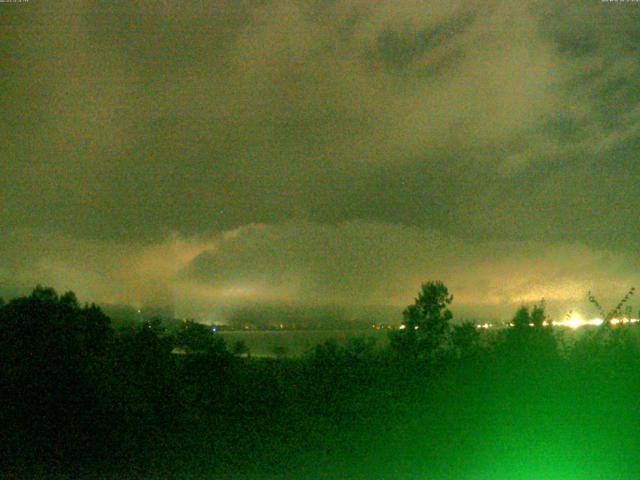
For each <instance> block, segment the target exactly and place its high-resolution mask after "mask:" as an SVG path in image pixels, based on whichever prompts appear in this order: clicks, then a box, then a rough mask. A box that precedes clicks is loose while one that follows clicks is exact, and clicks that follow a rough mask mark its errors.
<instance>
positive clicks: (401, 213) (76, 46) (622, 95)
mask: <svg viewBox="0 0 640 480" xmlns="http://www.w3.org/2000/svg"><path fill="white" fill-rule="evenodd" d="M0 9H1V12H0V13H1V15H2V17H0V18H1V20H0V22H1V23H0V34H1V35H2V37H3V38H4V39H6V41H4V42H3V43H2V45H1V46H0V56H1V58H2V64H3V73H4V75H3V76H2V78H0V102H1V105H2V109H1V111H0V120H1V121H2V122H3V124H4V125H6V126H7V128H5V129H3V131H2V133H0V138H1V140H2V145H3V152H2V156H3V162H1V163H0V174H1V175H0V202H2V206H3V208H2V209H0V225H1V226H2V229H3V231H5V232H8V233H7V234H6V235H5V239H4V240H3V241H2V245H1V246H2V248H3V251H4V252H6V254H5V255H3V257H2V260H1V261H0V273H1V274H2V275H3V278H5V279H6V280H5V284H7V285H11V288H14V289H15V288H18V287H17V286H16V285H19V286H20V288H23V287H24V285H26V284H27V283H29V282H31V281H45V280H47V281H51V282H54V283H61V284H65V285H67V284H68V285H69V286H71V287H73V288H75V289H77V290H79V291H81V292H85V293H86V294H87V295H89V296H95V297H99V298H96V299H98V300H100V299H105V300H107V299H108V300H114V299H119V300H122V301H130V302H133V301H135V302H142V301H149V302H175V303H176V304H177V305H178V306H179V307H180V306H182V307H185V306H186V305H189V304H193V305H200V307H198V308H199V309H200V311H204V309H207V308H213V307H212V305H213V304H215V303H216V302H223V303H224V302H230V301H231V300H229V299H230V298H232V297H233V294H231V293H229V292H233V291H235V292H236V293H238V292H242V291H245V292H249V291H251V292H253V293H252V295H255V296H256V298H262V299H264V301H278V302H279V301H282V302H285V301H294V300H295V301H302V302H309V303H313V302H319V303H350V302H351V303H352V302H354V301H355V300H354V299H355V298H357V299H358V300H357V301H358V302H360V303H362V304H374V303H375V304H384V305H388V304H394V305H395V304H401V303H402V302H406V301H407V300H410V299H411V295H412V292H413V290H415V289H416V287H417V285H418V283H419V282H420V281H421V280H424V279H427V278H435V277H438V278H445V279H447V280H448V282H449V283H451V284H452V285H455V286H457V288H458V289H459V291H460V292H461V293H460V296H461V297H462V301H463V302H466V305H467V306H468V307H469V308H470V309H471V310H473V305H476V307H478V308H480V309H482V308H484V307H482V308H481V307H480V306H482V305H490V306H489V307H487V309H486V312H489V313H490V312H491V311H496V312H497V311H499V310H500V309H499V308H498V306H499V305H504V306H505V307H504V308H505V309H506V308H507V307H509V308H511V306H512V304H513V303H514V302H516V303H517V302H518V301H521V300H523V299H525V298H527V299H528V298H533V296H535V295H534V293H535V294H536V295H537V294H538V293H544V294H545V296H547V297H549V298H555V297H554V295H555V294H554V293H553V292H554V291H555V290H553V289H555V288H557V289H558V290H557V291H562V292H565V293H566V292H567V291H569V290H568V289H570V288H569V287H567V285H569V284H571V285H573V287H571V289H573V290H571V291H576V292H577V291H578V290H581V289H582V290H585V291H584V292H580V295H582V296H584V293H586V290H588V289H589V288H591V285H592V283H593V282H595V281H596V280H593V282H592V281H591V280H590V279H595V278H596V277H598V278H606V279H608V281H609V282H610V284H611V285H616V287H620V288H622V284H626V283H629V282H632V281H633V280H634V279H635V277H634V276H633V273H632V272H630V271H629V270H628V266H629V265H636V263H634V262H636V261H637V258H636V253H635V241H636V239H637V238H638V236H639V235H640V226H639V225H640V224H638V222H637V221H635V218H634V209H635V206H636V204H637V200H636V199H637V198H638V194H640V186H639V184H638V182H636V181H634V179H635V178H638V174H640V172H639V171H638V168H640V167H639V166H638V165H640V164H639V163H638V162H637V160H636V158H635V157H636V155H637V151H638V146H639V141H640V107H639V105H638V100H637V99H638V92H639V91H640V81H639V80H638V78H640V76H639V75H638V74H639V73H640V71H639V70H640V60H638V59H639V58H640V57H638V55H637V53H638V52H637V50H638V48H639V47H638V45H640V44H639V43H638V41H637V40H638V33H637V32H638V31H640V28H638V27H639V26H640V10H638V9H637V8H635V6H634V5H633V4H631V3H629V4H608V3H599V2H595V3H594V2H565V1H561V2H546V1H545V2H543V1H541V2H533V3H529V4H523V3H521V2H510V1H491V2H475V1H474V2H458V1H453V2H452V1H448V2H439V1H438V2H425V1H421V0H403V1H397V0H396V1H382V2H370V1H364V0H350V1H346V0H345V1H331V2H316V1H312V0H308V1H304V2H297V3H293V4H292V3H288V2H279V1H273V0H264V1H258V2H256V1H247V2H245V1H224V0H218V1H214V2H208V3H206V4H203V3H201V2H192V3H186V4H185V3H184V2H173V1H160V2H154V3H153V4H149V2H137V1H132V2H126V3H119V4H118V3H113V4H105V5H102V4H100V5H99V4H98V3H95V2H90V1H82V2H73V3H72V2H56V3H55V4H45V3H42V2H29V3H26V4H3V5H2V6H1V7H0ZM252 225H253V226H252ZM255 225H263V227H259V228H258V227H256V226H255ZM233 232H236V233H233ZM237 232H241V233H237ZM229 235H231V236H232V237H233V238H234V240H233V241H231V240H224V241H222V240H221V239H224V238H227V237H228V236H229ZM234 235H236V236H234ZM531 245H533V246H535V248H533V247H531ZM71 251H72V252H73V254H71V253H70V252H71ZM558 251H560V252H563V254H562V255H556V254H555V253H553V252H558ZM114 252H121V253H120V254H118V253H114ZM167 252H169V253H167ZM171 252H173V253H171ZM185 252H189V254H188V255H187V254H186V253H185ZM220 252H224V255H222V254H221V253H220ZM363 252H368V253H369V255H365V254H363ZM440 252H446V255H444V256H443V255H441V254H440ZM575 252H583V253H584V255H585V256H586V258H591V259H596V258H601V256H602V255H611V256H612V257H611V258H615V259H616V260H615V261H614V262H613V263H612V264H606V263H605V264H603V263H602V262H599V261H596V260H593V261H590V262H589V263H588V265H583V266H582V267H580V266H575V265H573V266H572V265H571V264H568V263H567V262H566V261H565V260H564V259H565V257H567V258H573V259H576V258H577V257H575V256H574V253H575ZM607 252H609V253H607ZM525 254H526V255H529V257H530V258H529V259H528V260H525V259H523V257H522V256H523V255H525ZM120 255H122V256H120ZM154 255H159V256H164V257H165V258H164V259H154V258H153V256H154ZM185 255H186V256H185ZM221 255H222V256H221ZM372 257H373V258H375V259H377V261H372V260H371V258H372ZM128 258H135V259H136V262H138V263H136V262H134V263H133V264H132V265H129V267H127V261H126V259H128ZM487 258H489V259H490V261H488V260H487ZM514 258H519V259H521V260H517V261H516V260H514ZM169 259H171V260H169ZM620 259H626V260H624V261H622V260H620ZM538 262H541V263H542V264H543V265H544V268H545V269H546V270H547V271H555V269H556V268H557V267H556V266H555V265H553V262H558V263H559V264H560V265H561V266H562V267H561V268H562V270H563V271H566V272H567V273H566V278H565V277H562V275H559V274H558V275H556V276H555V277H553V278H552V279H549V278H548V277H545V276H543V275H539V274H537V273H536V271H537V270H536V267H535V265H537V264H538ZM463 266H464V267H463ZM492 268H493V269H494V270H495V271H496V272H497V273H488V272H490V271H492ZM508 269H517V270H518V271H519V272H522V273H521V275H522V280H521V281H519V283H518V284H517V285H515V284H513V282H510V281H509V280H508V277H510V275H508V274H507V273H506V270H508ZM502 270H505V271H503V273H499V272H500V271H502ZM100 272H110V273H108V274H104V273H100ZM518 275H520V273H518ZM561 277H562V278H561ZM113 278H116V279H117V281H115V282H114V280H113ZM502 282H506V283H508V284H509V285H508V287H507V286H504V285H503V284H502ZM625 282H626V283H625ZM605 283H606V282H605ZM248 285H253V287H251V288H253V290H251V289H250V288H249V287H248ZM516 287H517V288H516ZM7 288H9V287H7ZM601 288H605V287H604V285H601ZM225 289H231V290H228V291H227V290H225ZM233 289H235V290H233ZM243 289H244V290H243ZM124 290H127V291H128V292H130V293H125V292H124ZM362 290H365V291H366V292H367V293H366V294H358V292H360V291H362ZM225 291H226V292H227V294H228V295H227V294H225V293H224V292H225ZM527 291H528V292H529V293H526V292H527ZM131 292H133V293H131ZM221 292H222V293H221ZM313 292H315V293H313ZM225 295H226V296H225ZM558 295H560V296H562V295H565V294H562V295H561V294H558ZM558 295H556V297H558ZM567 295H568V294H567ZM567 295H565V296H564V297H562V298H564V299H565V300H566V299H568V298H569V297H571V296H567ZM571 295H574V294H573V293H572V294H571ZM576 295H577V293H576ZM611 295H614V292H611ZM246 296H247V297H251V295H249V294H248V293H247V295H246ZM236 297H237V299H239V300H234V302H235V301H238V302H240V301H242V298H243V297H242V295H241V294H240V293H238V295H236ZM578 297H579V296H574V297H571V299H573V298H578ZM234 298H235V297H234ZM488 298H494V300H495V301H493V302H492V301H489V300H487V299H488ZM225 299H226V300H225ZM496 299H497V300H496ZM558 301H560V297H558ZM563 301H564V300H563ZM567 301H568V300H567ZM571 301H573V300H571ZM182 307H180V308H182ZM185 308H186V307H185ZM492 308H493V310H491V309H492ZM471 310H470V311H471ZM478 311H479V310H478ZM484 311H485V310H483V312H484Z"/></svg>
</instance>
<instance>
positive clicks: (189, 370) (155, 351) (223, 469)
mask: <svg viewBox="0 0 640 480" xmlns="http://www.w3.org/2000/svg"><path fill="white" fill-rule="evenodd" d="M452 302H453V296H452V295H451V294H450V293H449V291H448V289H447V287H446V286H445V285H444V284H443V283H442V282H427V283H425V284H423V285H422V287H421V290H420V291H419V293H418V296H417V297H416V299H415V301H414V303H413V304H412V305H410V306H408V307H407V308H406V309H405V310H404V312H403V323H402V326H401V328H399V329H396V330H393V331H392V332H391V334H390V338H389V344H388V346H381V345H378V344H376V342H375V340H374V339H372V338H370V337H356V338H351V339H349V340H348V341H347V342H345V343H338V342H337V341H335V340H328V341H326V342H324V343H322V344H320V345H317V346H316V347H315V348H314V349H313V350H312V351H310V352H309V354H308V355H306V356H305V357H302V358H288V357H287V356H286V355H285V353H283V352H276V357H275V358H271V359H260V358H252V357H251V356H250V355H248V353H249V352H248V349H247V348H246V345H242V344H238V345H234V346H232V347H231V348H228V346H227V345H226V343H225V342H224V340H223V338H222V337H220V336H219V335H216V334H215V333H214V332H212V329H211V328H210V327H208V326H206V325H202V324H199V323H196V322H193V321H188V322H182V323H180V324H179V325H178V326H177V327H174V328H171V329H168V328H166V324H165V323H164V322H162V321H161V320H160V319H154V320H152V321H149V322H145V323H141V324H140V325H138V326H137V327H136V328H132V329H126V330H121V331H114V330H113V329H112V327H111V323H110V319H109V318H108V317H107V316H106V315H104V314H103V313H102V311H101V310H100V308H98V307H97V306H95V305H88V304H85V305H81V304H79V302H78V300H77V299H76V297H75V295H74V294H73V293H71V292H69V293H65V294H63V295H58V294H57V293H56V292H55V291H54V290H53V289H51V288H43V287H37V288H36V289H35V290H34V291H33V292H32V293H31V294H30V295H28V296H25V297H20V298H15V299H12V300H10V301H8V302H6V303H5V302H0V392H1V393H0V395H1V397H0V402H1V405H2V408H1V409H0V440H1V441H0V453H1V454H2V470H1V471H0V473H2V472H9V473H10V474H15V475H14V476H17V477H18V478H21V477H22V475H21V472H28V474H25V475H23V476H25V477H27V478H30V475H31V474H33V472H34V471H35V470H37V469H40V472H41V473H42V472H52V471H54V472H55V471H56V470H57V471H60V472H70V471H71V472H73V473H74V474H75V475H76V476H84V477H88V476H89V475H88V472H89V473H95V472H113V471H120V472H126V474H127V475H129V474H132V472H133V473H134V474H138V475H139V476H144V475H147V476H149V477H150V478H158V477H162V476H164V477H166V478H172V476H173V475H174V474H175V473H176V472H179V471H190V470H193V469H194V468H196V467H194V465H202V464H203V462H204V464H206V469H207V472H212V473H218V474H220V475H224V474H234V475H235V474H237V473H238V472H240V471H244V470H246V469H248V468H259V469H260V470H261V471H266V472H274V473H282V472H284V471H290V470H292V469H294V470H295V469H301V468H307V467H304V465H303V464H302V463H296V462H298V461H299V462H303V461H302V460H298V459H301V458H306V457H305V455H306V456H309V455H311V457H312V458H316V457H318V456H320V457H323V456H325V457H326V456H327V455H329V457H328V458H330V459H331V460H327V461H336V462H338V460H337V459H338V457H339V454H338V452H336V453H335V455H336V456H335V457H332V456H331V455H334V453H331V452H332V447H331V445H333V444H334V443H335V442H336V441H338V440H336V439H341V441H345V442H348V441H351V440H352V439H353V438H357V439H359V440H360V441H361V444H362V445H377V444H378V443H379V444H380V449H381V450H380V452H381V453H380V454H379V458H380V462H382V461H383V459H385V458H386V457H385V454H384V453H382V452H386V451H387V450H388V449H389V445H388V444H389V442H391V444H392V445H395V446H394V448H395V449H397V450H398V451H404V452H412V451H413V450H412V449H413V448H416V447H415V445H416V443H415V438H413V437H412V438H413V439H412V438H408V437H407V435H409V434H408V433H406V432H407V431H411V429H410V428H409V427H408V425H412V424H414V423H415V425H416V429H417V430H416V431H415V432H413V433H412V435H414V436H415V437H416V438H422V437H420V436H421V435H425V434H424V432H430V433H429V435H431V436H432V437H433V438H431V437H429V438H428V439H426V440H425V442H427V443H428V444H429V445H434V444H436V443H437V442H438V441H439V440H444V439H443V438H440V437H438V436H439V435H443V433H442V432H449V433H447V435H458V434H459V435H462V433H463V430H457V429H458V428H463V426H464V425H466V426H464V428H465V429H466V428H470V429H471V432H473V428H476V427H474V425H475V426H478V427H477V428H480V427H479V426H481V425H483V422H486V421H488V420H487V419H492V420H491V421H492V422H495V421H499V419H500V418H502V416H503V415H504V413H503V410H501V408H502V406H504V405H518V408H519V409H521V410H522V411H523V412H528V413H527V415H529V416H530V415H534V418H535V415H537V413H536V412H538V411H539V410H540V411H544V412H545V413H544V415H547V417H548V416H549V415H556V414H557V415H560V413H562V415H564V414H565V413H566V412H565V411H564V410H562V409H560V407H558V405H561V406H562V408H565V407H564V405H573V404H575V403H578V404H580V405H581V407H582V408H584V409H586V410H588V411H593V412H594V415H600V414H601V410H599V409H598V408H600V405H599V406H594V405H592V404H589V403H584V404H581V403H580V400H579V399H578V400H576V397H575V395H576V392H580V395H583V394H584V395H586V394H588V395H592V396H595V397H598V396H599V395H604V394H603V393H602V392H606V394H607V395H609V396H611V397H612V398H613V401H617V402H619V403H620V402H625V401H626V400H627V399H628V398H631V396H633V395H635V394H637V393H640V353H639V351H640V341H639V340H638V334H637V331H636V328H635V327H634V326H632V325H626V326H619V327H617V328H614V327H613V326H612V325H611V324H609V323H607V324H605V325H603V327H602V328H600V329H595V330H589V331H586V332H585V333H584V334H582V335H580V336H579V337H578V338H577V340H575V342H574V343H572V344H571V345H569V346H566V342H564V340H563V337H562V335H561V334H560V332H558V331H557V330H556V329H554V328H552V327H551V326H550V325H549V322H548V318H547V316H546V313H545V308H544V304H543V303H540V304H537V305H534V306H533V307H532V308H528V307H526V306H523V307H522V308H520V309H519V310H518V311H517V312H516V313H515V315H514V317H513V319H512V322H511V323H512V324H513V327H511V328H506V329H503V330H501V331H498V332H493V333H492V332H486V331H484V330H480V329H478V328H476V326H475V325H473V324H472V323H468V322H467V323H462V324H454V323H452V320H453V313H452V312H451V310H450V306H451V304H452ZM561 345H565V346H564V347H561ZM587 378H589V379H594V378H595V379H596V380H595V381H593V382H592V383H589V382H588V381H586V379H587ZM598 382H600V383H598ZM616 382H617V383H616ZM552 397H553V401H552V400H550V399H551V398H552ZM580 398H583V397H580ZM557 402H560V403H557ZM602 405H605V406H606V404H602ZM420 406H422V407H420ZM480 407H481V408H480ZM567 408H568V407H567ZM602 408H604V406H603V407H602ZM589 409H591V410H589ZM594 409H595V410H594ZM420 410H424V413H423V414H421V415H426V417H424V418H427V419H429V420H428V422H427V420H424V419H423V417H421V416H417V415H416V412H417V411H420ZM476 411H478V412H483V413H481V414H479V413H476ZM517 411H520V410H517ZM470 412H471V413H470ZM532 412H533V413H532ZM625 412H626V411H625ZM629 415H631V414H628V412H626V413H624V415H623V416H622V417H621V418H624V420H625V422H628V421H632V420H635V417H632V416H631V417H630V416H629ZM450 417H451V418H460V419H461V420H460V423H459V424H458V423H457V422H455V421H454V422H452V423H451V424H449V423H447V424H440V423H439V422H440V421H441V420H440V419H441V418H450ZM547 417H544V418H547ZM541 418H543V417H541ZM419 419H420V420H419ZM462 419H464V421H462ZM496 419H498V420H496ZM512 420H513V419H511V420H509V421H512ZM638 420H640V419H638ZM523 421H524V420H523ZM563 421H566V419H565V420H563ZM416 422H417V423H416ZM424 422H427V423H424ZM576 422H577V420H576ZM516 424H517V422H516ZM575 428H580V424H579V423H576V424H575ZM465 431H466V430H465ZM380 432H400V433H399V434H398V433H395V434H393V433H389V435H390V436H389V437H388V438H387V437H385V436H384V435H382V436H381V437H380V435H381V434H380ZM467 434H468V432H467ZM465 435H466V434H465ZM379 437H380V438H379ZM405 437H407V438H406V439H405ZM350 439H351V440H350ZM427 440H428V441H427ZM393 442H396V443H395V444H394V443H393ZM404 442H406V444H405V443H404ZM358 444H360V443H358ZM443 445H446V442H444V443H443ZM371 448H373V447H371ZM431 448H432V452H431V453H430V454H429V455H432V456H429V455H426V456H425V452H424V451H417V450H416V451H415V452H414V453H415V455H416V458H418V457H419V458H425V459H428V458H432V457H433V459H434V460H433V462H436V463H437V461H439V460H438V458H440V457H442V458H446V455H448V454H449V453H448V452H449V449H447V448H445V447H444V446H443V447H442V449H439V447H438V448H436V447H433V446H432V447H431ZM352 450H353V451H352V452H350V455H354V456H355V455H357V454H358V453H357V452H358V449H357V445H356V444H354V445H353V449H352ZM310 452H311V453H310ZM327 452H329V453H327ZM323 458H324V457H323ZM385 461H387V462H392V461H393V460H392V459H389V458H386V460H385ZM424 461H425V462H426V461H427V460H424ZM311 463H313V462H311ZM369 463H370V464H371V465H370V466H371V468H373V467H372V466H373V465H375V462H369ZM197 468H200V467H197ZM202 468H204V467H202ZM336 468H337V467H336ZM345 468H346V467H345ZM359 468H361V469H362V470H363V471H366V469H367V468H369V467H368V466H367V465H366V462H365V463H363V464H361V465H360V467H359ZM34 469H35V470H34ZM370 473H371V474H372V475H373V474H374V473H375V472H373V471H371V472H370ZM309 475H311V474H309ZM311 476H312V475H311ZM337 478H350V477H349V475H348V474H346V473H344V472H343V473H342V477H337ZM354 478H355V477H354ZM381 478H383V477H381Z"/></svg>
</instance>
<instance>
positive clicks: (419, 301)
mask: <svg viewBox="0 0 640 480" xmlns="http://www.w3.org/2000/svg"><path fill="white" fill-rule="evenodd" d="M452 301H453V295H451V294H449V290H448V289H447V287H446V286H445V285H444V283H442V282H441V281H430V282H426V283H423V284H422V287H421V289H420V292H419V293H418V297H417V298H416V299H415V302H414V303H413V304H412V305H409V306H408V307H407V308H405V310H404V311H403V312H402V316H403V321H402V325H401V329H399V330H395V331H393V332H392V333H391V336H390V341H391V346H392V348H394V349H395V350H396V351H397V352H398V353H400V354H401V355H405V356H409V357H411V358H413V359H418V358H426V359H430V360H433V359H434V357H435V355H436V354H437V352H438V350H439V349H440V348H441V347H442V346H443V345H444V343H445V341H446V339H447V336H448V334H449V330H450V325H449V321H450V320H451V319H452V318H453V314H452V313H451V311H450V310H449V309H448V308H447V306H448V305H450V304H451V302H452Z"/></svg>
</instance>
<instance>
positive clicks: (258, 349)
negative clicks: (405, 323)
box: [217, 328, 388, 357]
mask: <svg viewBox="0 0 640 480" xmlns="http://www.w3.org/2000/svg"><path fill="white" fill-rule="evenodd" d="M217 335H220V336H221V337H222V338H224V340H225V341H226V342H227V345H228V347H229V349H232V348H233V344H234V343H235V342H237V341H239V340H242V341H243V342H244V343H245V345H246V346H247V347H249V350H250V351H251V355H252V356H257V357H273V356H275V353H274V352H275V351H276V350H277V349H279V348H283V349H284V353H285V355H287V356H290V357H291V356H299V355H304V354H305V353H307V352H309V351H310V350H311V349H313V348H314V347H315V346H316V345H318V344H321V343H323V342H325V341H326V340H328V339H330V338H335V339H336V340H337V341H338V343H340V344H344V343H345V342H346V341H347V340H348V339H349V338H353V337H362V336H366V337H373V338H375V339H376V346H377V347H382V346H384V345H386V344H387V342H388V340H387V331H385V330H374V329H373V328H372V329H367V330H271V331H255V330H249V331H235V332H220V333H218V334H217Z"/></svg>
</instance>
